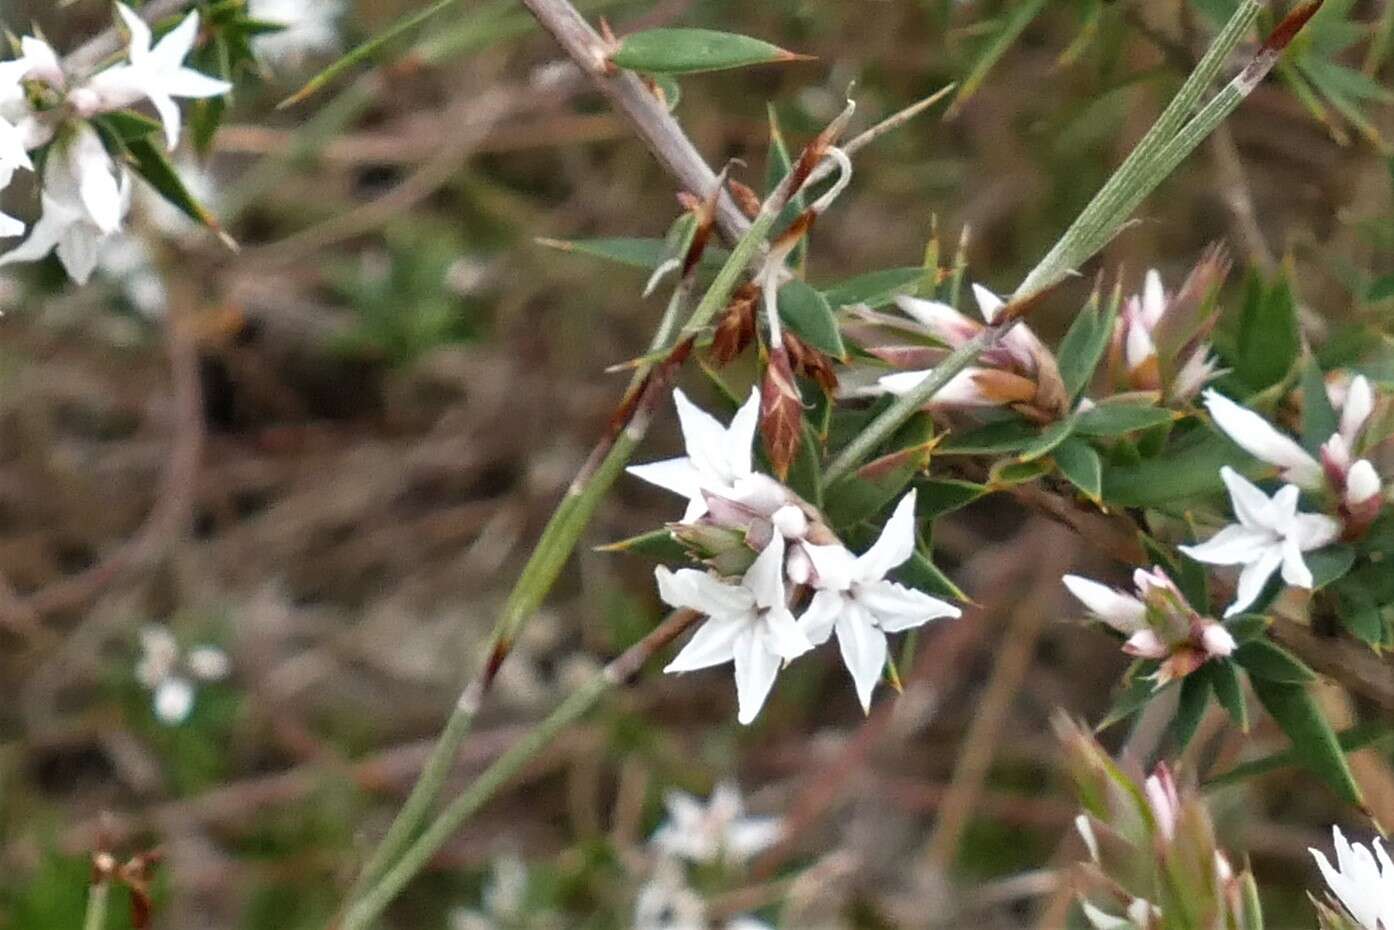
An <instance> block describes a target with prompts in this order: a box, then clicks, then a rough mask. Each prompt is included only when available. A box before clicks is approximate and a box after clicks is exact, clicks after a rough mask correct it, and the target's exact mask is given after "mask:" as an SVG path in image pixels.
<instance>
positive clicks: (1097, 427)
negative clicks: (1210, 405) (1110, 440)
mask: <svg viewBox="0 0 1394 930" xmlns="http://www.w3.org/2000/svg"><path fill="white" fill-rule="evenodd" d="M1175 416H1176V415H1175V414H1173V413H1172V412H1171V411H1170V410H1166V409H1164V408H1162V407H1157V406H1154V405H1152V404H1135V403H1126V404H1125V403H1117V404H1107V403H1105V404H1099V405H1098V406H1096V407H1093V408H1091V409H1089V410H1086V411H1084V412H1083V413H1081V414H1080V415H1079V423H1078V424H1077V425H1076V427H1075V432H1077V433H1079V435H1081V436H1122V435H1123V434H1125V433H1134V432H1137V431H1138V430H1145V429H1152V428H1153V427H1155V426H1162V425H1164V424H1166V423H1170V422H1172V420H1173V419H1175Z"/></svg>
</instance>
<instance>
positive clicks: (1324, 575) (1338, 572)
mask: <svg viewBox="0 0 1394 930" xmlns="http://www.w3.org/2000/svg"><path fill="white" fill-rule="evenodd" d="M1302 558H1303V560H1304V561H1306V563H1307V567H1308V568H1309V569H1311V571H1312V590H1313V591H1320V590H1321V589H1322V588H1324V587H1326V586H1327V585H1329V584H1331V583H1333V582H1336V581H1339V580H1340V579H1342V578H1344V577H1345V576H1346V574H1347V573H1349V572H1350V570H1351V567H1352V566H1354V565H1355V549H1354V548H1353V547H1351V546H1346V545H1342V544H1340V543H1338V544H1336V545H1334V546H1326V547H1325V548H1322V549H1317V550H1316V551H1315V552H1307V553H1304V554H1303V556H1302Z"/></svg>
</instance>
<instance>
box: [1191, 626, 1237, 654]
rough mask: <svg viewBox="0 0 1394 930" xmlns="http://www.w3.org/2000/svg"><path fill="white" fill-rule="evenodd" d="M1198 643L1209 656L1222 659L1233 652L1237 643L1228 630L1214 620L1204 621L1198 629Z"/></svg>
mask: <svg viewBox="0 0 1394 930" xmlns="http://www.w3.org/2000/svg"><path fill="white" fill-rule="evenodd" d="M1200 645H1201V648H1203V649H1204V650H1205V652H1206V654H1207V655H1209V656H1210V657H1211V658H1219V659H1223V658H1227V657H1229V656H1230V655H1232V654H1233V653H1234V650H1235V647H1236V645H1237V644H1236V643H1235V642H1234V636H1233V635H1231V634H1230V632H1229V630H1227V629H1225V628H1224V627H1223V626H1221V625H1220V624H1218V623H1215V622H1214V621H1205V622H1203V623H1202V628H1201V631H1200Z"/></svg>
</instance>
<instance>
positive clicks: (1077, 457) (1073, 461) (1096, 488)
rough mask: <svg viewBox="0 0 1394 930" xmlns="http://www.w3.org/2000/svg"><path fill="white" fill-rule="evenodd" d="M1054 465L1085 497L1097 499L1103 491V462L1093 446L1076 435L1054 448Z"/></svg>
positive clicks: (1092, 499)
mask: <svg viewBox="0 0 1394 930" xmlns="http://www.w3.org/2000/svg"><path fill="white" fill-rule="evenodd" d="M1055 467H1056V468H1058V469H1060V474H1062V475H1064V476H1065V478H1066V480H1068V481H1069V482H1070V484H1073V485H1074V486H1075V487H1077V488H1079V489H1080V491H1082V492H1084V496H1085V497H1087V498H1089V499H1090V500H1091V501H1096V502H1097V501H1098V500H1099V498H1100V495H1101V494H1102V493H1103V482H1104V474H1103V462H1102V460H1100V458H1099V453H1097V452H1095V451H1094V447H1093V446H1091V445H1089V443H1087V442H1085V441H1084V440H1083V439H1080V438H1078V437H1074V436H1072V437H1070V438H1069V439H1066V440H1065V441H1064V442H1062V443H1060V445H1059V446H1057V447H1056V449H1055Z"/></svg>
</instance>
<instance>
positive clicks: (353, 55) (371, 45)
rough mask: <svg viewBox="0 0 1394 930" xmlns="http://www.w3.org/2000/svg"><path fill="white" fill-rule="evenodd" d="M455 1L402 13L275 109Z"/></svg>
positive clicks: (309, 91)
mask: <svg viewBox="0 0 1394 930" xmlns="http://www.w3.org/2000/svg"><path fill="white" fill-rule="evenodd" d="M458 2H459V0H436V2H435V3H432V4H431V5H430V6H428V7H426V8H425V9H423V10H418V11H417V12H415V13H409V14H407V15H406V16H403V17H402V18H401V19H399V20H397V21H396V22H395V23H393V24H392V25H390V26H388V27H387V28H386V29H384V30H383V31H382V32H379V33H378V34H377V35H375V36H373V37H372V38H370V39H368V40H367V41H366V42H363V43H361V44H360V45H358V46H357V47H356V48H354V49H352V50H351V51H349V52H348V54H346V55H344V56H342V57H341V58H339V59H338V60H337V61H335V62H334V63H333V64H331V65H329V67H327V68H325V69H324V70H323V71H321V72H319V73H318V74H316V75H315V76H314V77H312V78H310V80H309V81H307V82H306V83H305V85H304V86H303V87H301V88H300V89H299V90H298V91H296V92H295V93H294V94H292V95H291V96H289V97H287V98H286V99H285V100H282V101H281V102H280V104H278V105H277V109H282V110H283V109H286V108H287V107H292V106H295V105H296V104H297V103H301V102H302V101H304V100H306V99H308V98H309V97H311V96H313V95H314V94H316V93H318V92H319V91H320V90H321V89H322V88H323V87H324V86H325V85H326V84H328V83H329V82H330V81H332V80H334V79H335V78H337V77H338V76H339V75H341V74H343V73H345V72H346V71H348V70H350V69H351V68H354V67H355V66H357V65H359V64H362V63H363V62H365V61H369V60H376V59H377V58H378V56H379V54H380V53H382V52H383V51H384V50H385V49H386V48H387V46H389V45H391V44H392V43H393V42H395V41H396V40H398V39H400V38H402V37H403V36H405V35H407V33H409V32H412V31H414V30H415V29H416V28H417V27H418V26H421V25H422V24H424V23H425V22H426V21H427V20H429V19H431V18H432V17H434V16H436V15H437V14H438V13H443V12H445V11H446V10H447V9H449V8H450V7H452V6H454V5H455V4H456V3H458Z"/></svg>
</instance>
